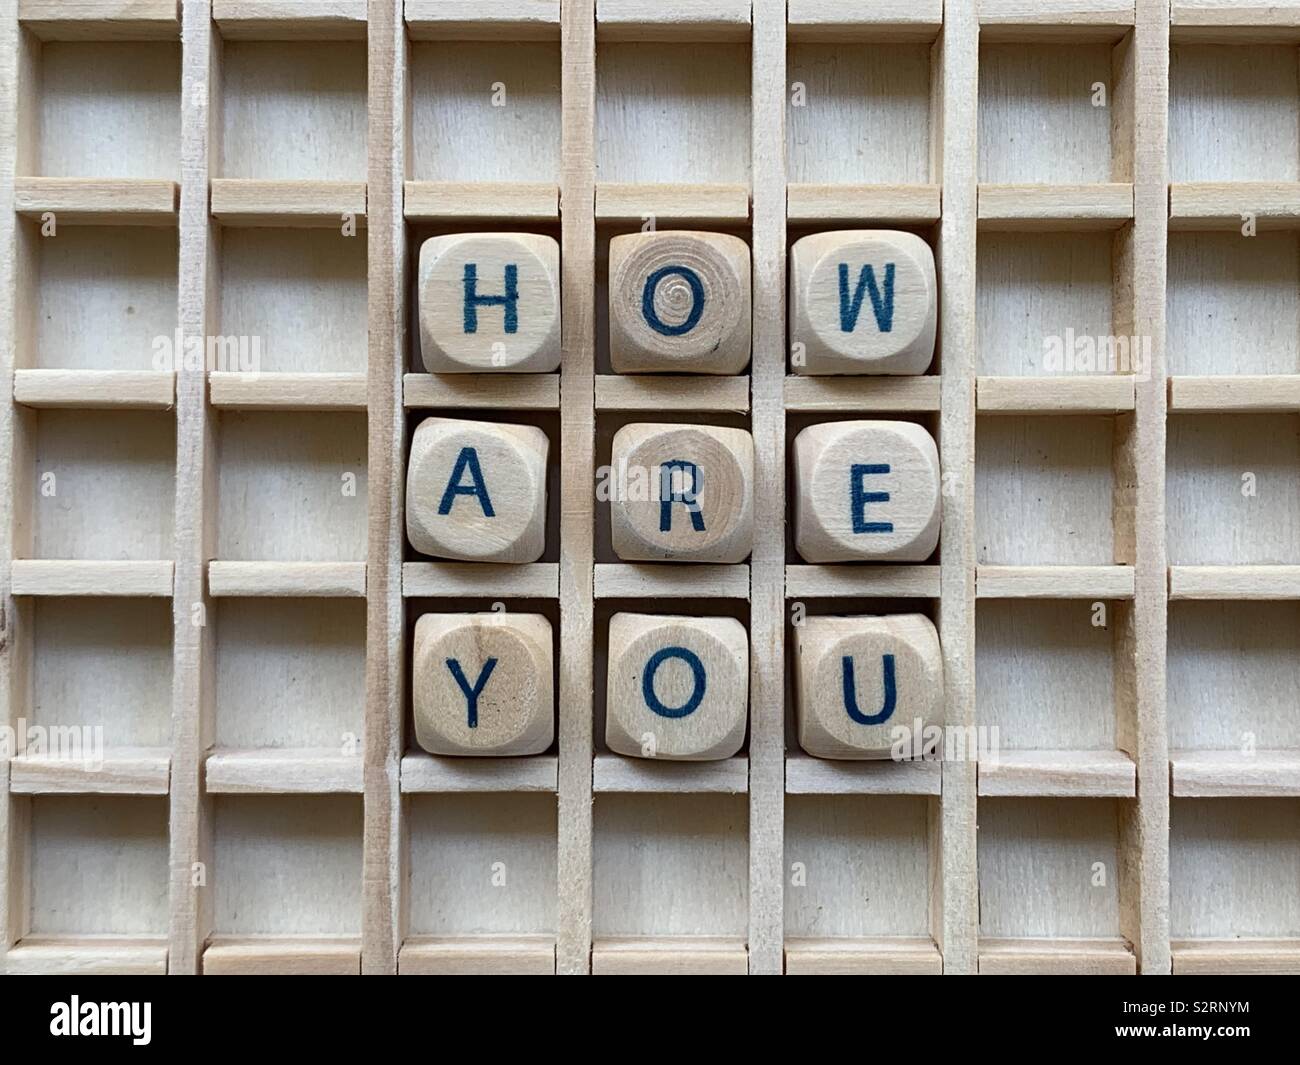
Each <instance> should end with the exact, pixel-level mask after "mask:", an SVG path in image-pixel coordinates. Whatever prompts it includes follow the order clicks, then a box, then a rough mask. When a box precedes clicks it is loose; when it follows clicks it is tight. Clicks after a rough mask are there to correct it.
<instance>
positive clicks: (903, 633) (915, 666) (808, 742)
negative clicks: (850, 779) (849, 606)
mask: <svg viewBox="0 0 1300 1065" xmlns="http://www.w3.org/2000/svg"><path fill="white" fill-rule="evenodd" d="M794 633H795V719H796V721H797V723H798V730H799V746H800V747H802V748H803V749H804V750H805V751H807V752H808V753H809V754H811V755H813V756H815V757H817V758H836V759H869V758H890V757H894V756H895V755H898V756H899V757H900V758H914V757H917V756H918V755H920V754H921V753H922V752H923V750H925V748H926V745H927V744H929V745H930V746H931V747H933V746H937V744H936V743H934V741H937V739H938V736H937V735H933V736H930V735H926V733H927V732H928V731H930V730H933V729H935V728H938V727H940V726H942V724H943V705H944V704H943V655H942V652H941V650H940V647H939V634H938V632H937V631H936V630H935V627H934V624H933V623H932V622H931V621H930V619H929V618H927V617H925V616H924V615H923V614H893V615H889V616H886V617H851V618H840V617H809V618H805V619H804V621H803V624H801V625H797V626H796V627H795V630H794ZM918 721H919V722H920V727H921V732H922V735H915V734H914V731H915V729H916V728H917V723H918ZM900 727H901V728H905V729H906V730H907V733H906V735H907V737H908V741H907V743H906V744H905V745H899V746H897V747H896V744H897V743H898V740H899V737H898V735H897V733H896V732H895V730H896V729H898V728H900Z"/></svg>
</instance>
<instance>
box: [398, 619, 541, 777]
mask: <svg viewBox="0 0 1300 1065" xmlns="http://www.w3.org/2000/svg"><path fill="white" fill-rule="evenodd" d="M411 698H412V702H413V703H414V705H415V740H416V742H417V743H418V744H419V745H420V746H421V747H423V748H424V749H425V750H426V751H428V752H430V753H431V754H463V755H514V754H540V753H541V752H542V751H544V750H546V748H548V747H549V746H550V745H551V741H552V740H553V739H554V738H555V683H554V656H553V653H552V643H551V623H550V622H549V621H547V620H546V618H544V617H542V615H540V614H507V613H488V614H425V615H423V616H422V617H421V618H420V619H419V620H418V621H417V622H416V623H415V655H414V658H413V661H412V676H411Z"/></svg>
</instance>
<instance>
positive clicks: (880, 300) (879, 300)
mask: <svg viewBox="0 0 1300 1065" xmlns="http://www.w3.org/2000/svg"><path fill="white" fill-rule="evenodd" d="M868 292H870V294H871V311H872V313H873V314H874V315H875V317H876V328H877V329H879V330H880V331H881V332H882V333H888V332H890V330H892V329H893V328H894V264H893V263H886V264H885V293H884V295H883V296H882V295H881V294H880V289H878V288H877V287H876V271H875V270H873V269H872V268H871V265H870V264H867V265H866V266H864V267H863V268H862V271H861V272H860V273H859V274H858V284H857V287H856V288H855V289H854V290H853V296H852V298H850V296H849V266H848V263H840V332H842V333H852V332H853V330H854V328H855V327H856V326H857V324H858V313H859V312H860V311H861V310H862V297H863V296H865V295H866V294H867V293H868Z"/></svg>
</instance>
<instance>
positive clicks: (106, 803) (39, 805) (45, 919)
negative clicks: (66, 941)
mask: <svg viewBox="0 0 1300 1065" xmlns="http://www.w3.org/2000/svg"><path fill="white" fill-rule="evenodd" d="M19 801H26V802H28V803H29V804H30V805H29V812H30V818H31V821H30V846H29V849H28V858H27V861H28V864H29V876H30V879H29V882H28V890H27V893H26V898H27V905H28V907H30V909H29V911H28V913H27V915H26V924H27V927H26V932H27V934H30V935H36V936H56V937H60V938H63V937H77V936H134V937H141V936H159V937H162V936H165V935H166V934H167V800H166V799H165V798H162V797H152V796H150V797H144V796H126V795H95V796H87V795H36V796H32V797H31V799H30V800H19ZM17 897H18V898H21V897H22V895H21V894H18V895H17ZM14 901H17V899H16V898H15V899H14ZM20 931H21V929H20Z"/></svg>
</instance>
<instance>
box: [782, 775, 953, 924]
mask: <svg viewBox="0 0 1300 1065" xmlns="http://www.w3.org/2000/svg"><path fill="white" fill-rule="evenodd" d="M934 803H935V800H932V799H929V798H926V797H923V796H919V795H791V796H789V797H788V798H787V799H786V809H785V878H786V888H785V935H786V939H787V940H790V939H795V938H799V939H832V938H833V939H839V938H866V937H870V938H877V937H895V936H905V937H924V938H925V939H929V937H930V874H931V866H930V853H929V850H930V847H929V840H930V819H931V817H932V816H934V814H935V812H936V811H935V806H934Z"/></svg>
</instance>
